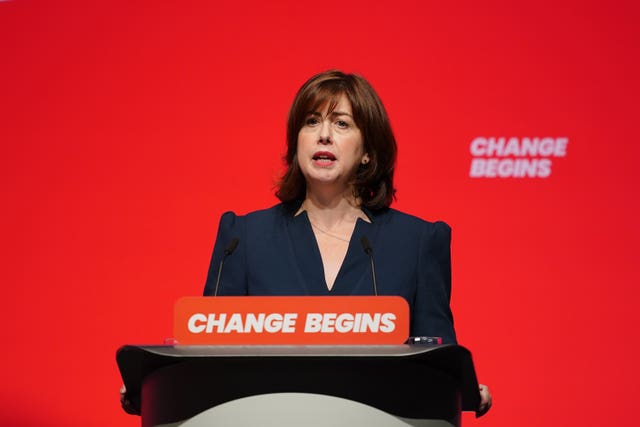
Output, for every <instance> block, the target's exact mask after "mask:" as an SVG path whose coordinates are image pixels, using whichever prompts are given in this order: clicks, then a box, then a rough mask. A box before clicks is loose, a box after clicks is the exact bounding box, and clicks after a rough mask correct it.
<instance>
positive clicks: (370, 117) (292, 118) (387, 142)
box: [276, 70, 397, 210]
mask: <svg viewBox="0 0 640 427" xmlns="http://www.w3.org/2000/svg"><path fill="white" fill-rule="evenodd" d="M342 95H345V96H346V97H347V99H348V100H349V102H350V103H351V109H352V113H353V120H354V121H355V123H356V126H358V128H359V129H360V132H361V133H362V139H363V144H364V152H366V153H367V154H368V155H369V159H370V161H369V163H368V164H366V165H360V166H359V167H358V169H357V171H356V175H355V177H354V180H353V182H352V184H353V188H354V196H356V197H358V198H360V200H361V201H362V205H363V206H365V207H367V208H369V209H372V210H378V209H382V208H387V207H389V206H390V205H391V202H392V201H393V199H394V195H395V191H396V190H395V188H393V171H394V168H395V163H396V152H397V146H396V139H395V137H394V136H393V131H392V130H391V124H390V123H389V118H388V116H387V112H386V110H385V108H384V105H382V101H381V100H380V98H379V97H378V95H377V94H376V92H375V90H374V89H373V87H371V85H370V84H369V83H368V82H367V81H366V80H365V79H364V78H362V77H361V76H359V75H357V74H345V73H343V72H341V71H337V70H330V71H325V72H323V73H320V74H317V75H315V76H313V77H311V78H310V79H309V80H307V82H306V83H305V84H304V85H302V87H301V88H300V90H299V91H298V93H297V95H296V97H295V99H294V100H293V104H292V105H291V109H290V110H289V119H288V121H287V154H286V156H285V158H284V160H285V162H286V165H287V170H286V172H285V173H284V175H283V176H282V178H281V180H280V183H279V185H278V189H277V191H276V196H277V197H278V198H279V199H280V200H281V201H282V202H293V201H296V200H300V201H301V200H303V199H304V198H305V195H306V182H305V178H304V175H303V174H302V171H301V170H300V167H299V165H298V159H297V155H296V152H297V148H298V133H299V132H300V129H302V127H303V126H304V123H305V119H306V117H307V115H308V114H309V113H310V112H314V111H318V109H319V108H320V107H322V106H323V105H325V104H327V103H328V106H329V111H332V110H333V109H334V108H335V106H336V105H337V104H338V102H339V100H340V97H341V96H342Z"/></svg>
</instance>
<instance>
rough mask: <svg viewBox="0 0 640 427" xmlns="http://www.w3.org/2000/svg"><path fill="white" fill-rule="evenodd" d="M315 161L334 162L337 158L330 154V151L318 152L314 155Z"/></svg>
mask: <svg viewBox="0 0 640 427" xmlns="http://www.w3.org/2000/svg"><path fill="white" fill-rule="evenodd" d="M313 160H317V161H321V162H327V161H330V162H333V161H335V160H336V156H334V155H333V153H330V152H328V151H318V152H317V153H314V154H313Z"/></svg>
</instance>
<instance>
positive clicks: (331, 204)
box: [300, 191, 367, 229]
mask: <svg viewBox="0 0 640 427" xmlns="http://www.w3.org/2000/svg"><path fill="white" fill-rule="evenodd" d="M302 211H307V215H308V216H309V218H310V220H312V221H313V222H314V223H315V224H316V225H318V226H321V227H325V228H327V229H331V228H333V227H334V226H336V225H337V224H339V223H343V222H346V223H355V222H356V220H357V219H358V218H363V219H365V220H366V219H367V218H366V215H364V213H363V212H362V210H361V209H360V203H359V200H357V199H356V198H355V197H353V195H352V194H351V193H349V196H346V195H345V194H343V195H341V196H340V197H331V198H326V197H322V195H319V194H317V193H312V192H309V191H307V196H306V198H305V200H304V202H303V203H302V205H301V206H300V212H302Z"/></svg>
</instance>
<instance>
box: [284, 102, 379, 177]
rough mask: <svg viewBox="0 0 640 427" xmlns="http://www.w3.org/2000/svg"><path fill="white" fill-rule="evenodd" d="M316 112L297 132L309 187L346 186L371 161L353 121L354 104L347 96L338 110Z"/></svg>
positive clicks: (303, 170)
mask: <svg viewBox="0 0 640 427" xmlns="http://www.w3.org/2000/svg"><path fill="white" fill-rule="evenodd" d="M328 108H329V106H328V105H324V106H323V107H321V111H314V112H312V113H310V114H309V115H308V116H307V117H306V118H305V122H304V125H303V126H302V128H301V129H300V131H299V132H298V147H297V157H298V164H299V165H300V169H301V170H302V173H303V174H304V177H305V180H306V181H307V188H310V187H311V188H313V186H314V185H316V184H331V185H337V186H344V189H342V190H346V189H347V186H348V183H349V181H350V179H351V178H352V177H353V175H354V174H355V172H356V170H357V168H358V166H359V165H360V164H361V163H365V162H368V161H369V157H368V155H367V153H365V152H364V145H363V141H362V134H361V133H360V129H359V128H358V127H357V126H356V123H355V121H354V120H353V114H352V111H351V103H350V102H349V100H348V99H347V98H346V96H345V95H342V96H341V97H340V100H339V102H338V104H337V105H336V107H335V109H334V110H333V111H331V112H329V111H328Z"/></svg>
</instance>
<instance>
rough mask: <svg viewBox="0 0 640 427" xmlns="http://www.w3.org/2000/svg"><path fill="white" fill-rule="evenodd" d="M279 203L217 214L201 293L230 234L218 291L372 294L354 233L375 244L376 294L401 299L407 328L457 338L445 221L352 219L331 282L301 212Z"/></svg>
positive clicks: (394, 214)
mask: <svg viewBox="0 0 640 427" xmlns="http://www.w3.org/2000/svg"><path fill="white" fill-rule="evenodd" d="M299 206H300V205H299V204H278V205H276V206H273V207H272V208H269V209H265V210H260V211H256V212H251V213H249V214H247V215H244V216H239V215H236V214H235V213H233V212H226V213H225V214H223V215H222V218H221V219H220V225H219V227H218V236H217V238H216V243H215V246H214V250H213V256H212V257H211V263H210V266H209V273H208V276H207V282H206V285H205V288H204V295H205V296H206V295H213V294H214V289H215V283H216V278H217V275H218V269H219V267H220V261H221V259H222V256H223V254H224V250H225V248H226V247H227V246H228V245H229V242H230V241H231V240H232V239H233V238H237V239H239V245H238V247H237V248H236V250H235V251H234V252H233V253H232V254H231V255H230V256H228V257H227V258H226V259H225V261H224V268H223V271H222V276H221V281H220V284H219V286H218V295H373V280H372V276H371V263H370V261H369V256H368V255H367V254H366V253H365V251H364V249H363V247H362V244H361V243H360V238H361V237H362V236H367V238H368V239H369V241H370V242H371V247H372V248H373V258H374V263H375V269H376V278H377V288H378V294H379V295H399V296H402V297H403V298H404V299H406V300H407V302H408V303H409V308H410V315H411V329H410V335H411V336H438V337H442V338H443V342H444V343H455V342H456V334H455V330H454V327H453V316H452V313H451V308H450V305H449V301H450V297H451V257H450V242H451V229H450V228H449V226H448V225H447V224H445V223H444V222H435V223H431V222H427V221H424V220H422V219H420V218H417V217H414V216H411V215H407V214H404V213H402V212H399V211H397V210H395V209H384V210H381V211H376V212H371V211H369V210H366V209H363V211H364V212H365V214H366V215H367V216H368V217H369V219H370V220H371V222H370V223H369V222H366V221H364V220H362V219H358V220H357V222H356V226H355V229H354V231H353V235H352V237H351V241H350V243H349V248H348V250H347V254H346V256H345V259H344V261H343V263H342V266H341V268H340V270H339V272H338V276H337V277H336V280H335V283H334V286H333V288H332V289H331V290H329V289H328V288H327V284H326V282H325V278H324V268H323V265H322V258H321V256H320V250H319V248H318V244H317V242H316V239H315V236H314V234H313V230H312V228H311V223H310V222H309V218H308V216H307V214H306V212H304V211H303V212H302V213H300V214H299V215H297V216H296V215H295V213H296V212H297V211H298V208H299Z"/></svg>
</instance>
